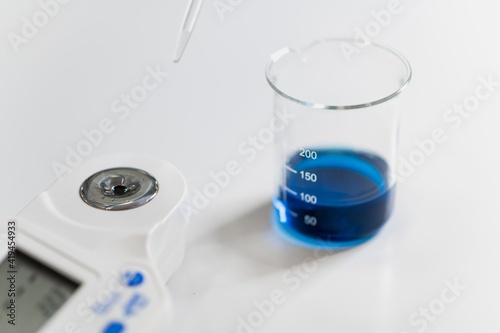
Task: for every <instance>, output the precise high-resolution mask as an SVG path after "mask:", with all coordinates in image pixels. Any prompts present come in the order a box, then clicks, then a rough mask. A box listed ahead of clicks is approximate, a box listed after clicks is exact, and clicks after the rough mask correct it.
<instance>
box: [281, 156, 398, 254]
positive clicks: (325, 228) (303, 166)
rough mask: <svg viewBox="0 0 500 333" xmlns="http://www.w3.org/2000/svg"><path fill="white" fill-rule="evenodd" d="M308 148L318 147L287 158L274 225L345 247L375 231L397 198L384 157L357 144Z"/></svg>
mask: <svg viewBox="0 0 500 333" xmlns="http://www.w3.org/2000/svg"><path fill="white" fill-rule="evenodd" d="M309 152H314V153H312V154H311V153H308V154H304V153H303V152H301V153H298V154H296V155H293V156H292V157H291V158H290V159H289V161H288V164H287V166H288V168H287V169H286V175H285V176H284V180H285V182H284V184H282V186H281V187H280V189H279V193H278V195H277V197H276V198H275V199H274V200H273V204H274V208H275V209H274V217H273V220H274V226H275V229H277V231H278V232H279V233H280V234H282V235H283V236H285V237H286V238H288V239H290V240H292V241H294V242H296V243H299V244H301V245H304V246H309V247H317V246H320V247H324V248H346V247H351V246H355V245H358V244H361V243H363V242H365V241H367V240H368V239H370V238H371V237H373V236H374V235H375V234H376V233H377V232H378V231H379V230H380V228H381V227H382V226H383V225H384V223H385V222H386V221H387V219H388V218H389V216H390V215H391V212H392V208H393V201H394V200H393V199H394V188H393V186H392V184H390V183H389V168H388V165H387V163H386V162H385V161H384V159H382V158H381V157H379V156H377V155H375V154H371V153H366V152H359V151H353V150H339V149H316V150H312V149H311V150H309ZM304 155H305V156H304ZM306 156H307V157H306Z"/></svg>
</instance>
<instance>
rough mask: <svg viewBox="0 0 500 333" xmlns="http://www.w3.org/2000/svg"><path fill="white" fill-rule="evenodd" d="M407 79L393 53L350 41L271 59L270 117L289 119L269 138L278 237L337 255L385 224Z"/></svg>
mask: <svg viewBox="0 0 500 333" xmlns="http://www.w3.org/2000/svg"><path fill="white" fill-rule="evenodd" d="M411 73H412V72H411V67H410V64H409V63H408V61H407V60H406V59H405V58H404V57H403V56H402V55H401V54H400V53H398V52H397V51H394V50H392V49H390V48H388V47H386V46H382V45H379V44H375V43H371V42H370V43H368V42H365V43H360V42H358V41H356V40H353V39H342V38H331V39H322V40H317V41H315V42H313V43H311V44H309V45H307V46H306V47H304V48H300V49H296V48H295V49H294V48H284V49H281V50H279V51H277V52H275V53H274V54H272V55H271V60H270V62H269V64H268V66H267V69H266V78H267V81H268V83H269V85H270V86H271V87H272V88H273V90H274V92H275V94H274V113H275V116H276V117H280V118H283V117H286V118H287V119H289V124H288V125H287V127H286V129H285V130H283V131H282V132H280V133H277V136H276V146H277V149H278V154H277V155H278V158H279V169H280V170H279V174H280V177H279V181H278V184H277V185H278V193H277V195H276V197H275V198H274V200H273V205H274V214H273V224H274V226H275V229H277V230H278V231H279V233H281V234H282V235H284V236H286V237H287V238H288V239H290V240H292V241H294V242H296V243H299V244H301V245H304V246H309V247H317V246H320V247H323V248H346V247H351V246H355V245H358V244H360V243H363V242H365V241H366V240H368V239H370V238H371V237H373V236H374V235H375V234H376V233H377V232H378V231H379V230H380V228H381V227H382V226H383V225H384V224H385V222H386V221H387V220H388V219H389V217H390V215H391V212H392V209H393V203H394V187H395V182H396V177H395V174H394V170H395V163H396V153H397V139H398V130H399V112H398V108H397V97H398V96H399V95H400V94H401V92H402V91H403V90H404V89H405V88H406V87H407V86H408V84H409V82H410V79H411V75H412V74H411Z"/></svg>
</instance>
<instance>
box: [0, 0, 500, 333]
mask: <svg viewBox="0 0 500 333" xmlns="http://www.w3.org/2000/svg"><path fill="white" fill-rule="evenodd" d="M224 2H226V1H224ZM233 3H238V1H233ZM387 3H388V1H350V0H337V1H331V0H330V1H327V0H323V1H321V0H308V1H290V0H273V1H265V0H260V1H259V0H252V1H250V0H247V1H242V2H241V3H240V4H239V5H236V6H233V7H234V10H233V11H231V12H226V13H225V14H224V17H223V19H222V20H221V19H220V17H219V15H218V14H217V12H216V11H215V9H214V6H213V0H207V1H206V2H205V4H204V7H203V9H202V12H201V15H200V19H199V22H198V24H197V27H196V30H195V33H194V35H193V37H192V40H191V41H190V44H189V45H188V49H187V51H186V54H185V56H184V58H183V59H182V61H181V63H179V64H177V65H174V64H173V63H172V62H171V55H172V53H173V49H174V45H175V42H176V37H177V33H178V28H179V26H180V23H181V19H182V15H183V13H184V10H185V6H186V2H185V1H180V0H175V1H167V0H148V1H135V2H132V1H118V0H109V1H96V0H86V1H82V0H72V1H71V2H70V3H69V4H67V5H64V6H61V8H60V11H59V13H58V14H57V15H56V16H55V17H54V18H51V19H50V21H49V23H48V24H47V25H46V26H45V27H44V28H42V29H40V31H39V32H38V34H37V35H36V36H35V37H34V38H32V39H31V40H30V41H29V42H28V43H27V44H26V45H21V46H20V51H19V52H17V53H16V52H15V51H14V49H13V48H12V46H11V44H10V43H9V41H8V39H7V34H8V33H9V32H15V33H20V30H21V27H22V25H23V22H22V18H23V17H24V16H26V17H30V18H31V16H32V15H33V14H34V13H36V12H37V11H39V9H40V7H39V5H38V3H37V1H35V0H27V1H18V0H0V115H1V116H0V117H1V118H0V126H1V128H0V151H1V154H2V155H1V156H2V159H1V162H0V174H1V179H2V180H1V189H2V190H1V191H0V203H1V204H0V217H1V218H2V221H6V220H7V218H9V217H13V216H15V214H16V213H17V212H18V211H19V210H20V209H21V208H22V207H23V206H24V205H25V204H27V203H28V202H29V200H31V199H32V198H33V197H34V196H35V195H36V194H38V193H39V192H41V191H43V190H45V189H46V188H47V187H48V186H50V184H51V183H52V182H53V181H54V180H55V179H56V174H55V172H54V170H53V167H52V165H53V163H54V162H59V163H64V161H65V158H66V154H67V151H66V149H67V148H66V147H67V146H69V147H72V148H73V149H74V148H75V147H76V146H77V145H78V143H79V142H81V141H82V140H83V139H85V137H84V136H83V134H82V130H91V129H93V128H96V127H97V126H98V124H99V122H100V121H101V120H102V119H103V118H110V119H112V120H113V121H114V125H115V128H114V131H113V133H111V134H106V136H105V137H104V139H103V142H102V143H101V144H99V145H98V146H96V147H94V148H93V152H92V154H91V156H92V157H97V156H100V155H105V154H109V153H114V152H132V153H134V152H135V153H144V154H150V155H155V156H159V157H162V158H164V159H166V160H168V161H170V162H171V163H173V164H175V165H176V166H177V167H178V168H179V169H180V170H182V172H183V173H184V175H185V176H186V178H187V180H188V182H189V185H190V189H191V191H193V190H194V189H196V188H198V189H202V188H203V186H204V185H205V184H206V183H207V182H209V181H210V180H211V179H210V176H209V173H210V172H211V171H214V172H217V171H219V170H222V169H224V168H225V165H226V163H227V162H228V161H230V160H233V159H234V160H237V161H239V162H241V165H242V169H243V171H242V173H241V174H240V175H239V176H237V177H235V178H233V179H232V180H231V183H230V185H229V186H228V187H227V188H225V189H224V190H223V191H222V192H221V194H220V195H219V196H218V197H217V198H215V199H213V200H211V202H210V205H209V206H208V207H207V208H206V209H204V210H203V211H201V212H200V214H199V215H197V216H194V217H193V219H192V223H191V225H190V229H189V233H188V238H189V241H188V250H187V253H186V259H185V262H184V264H183V266H182V267H181V269H180V270H179V271H178V273H177V274H176V275H175V276H174V278H173V279H172V280H171V282H170V283H169V289H170V291H171V293H172V304H173V308H174V310H175V320H176V321H175V323H174V328H173V329H172V331H173V332H179V333H183V332H186V333H188V332H189V333H192V332H237V327H238V317H241V318H244V319H245V320H247V319H248V316H249V315H250V316H252V313H254V312H255V311H257V309H256V306H255V303H254V302H262V301H263V300H266V299H269V297H270V294H271V292H272V291H273V290H281V291H283V292H284V294H285V297H286V301H285V303H284V304H280V305H277V306H276V307H275V309H274V312H273V313H272V314H271V315H270V316H269V318H265V320H264V322H263V323H259V324H260V325H259V327H257V328H255V329H254V331H255V332H290V333H294V332H297V333H298V332H305V331H314V332H317V333H323V332H324V333H326V332H328V333H332V332H334V333H337V332H339V333H364V332H373V333H379V332H380V333H382V332H383V333H401V332H407V333H410V332H417V331H418V330H417V329H419V328H422V327H423V325H416V326H415V325H413V326H412V324H411V322H410V321H409V318H410V316H411V315H412V313H414V312H415V311H417V312H418V311H419V308H425V307H428V306H429V304H430V303H431V304H432V302H434V304H437V303H436V302H437V301H435V300H436V299H438V298H439V297H440V296H441V290H443V289H444V288H446V281H448V280H449V281H453V280H454V279H458V281H459V282H460V284H462V285H465V286H466V287H467V289H466V290H465V291H463V292H462V294H461V296H459V297H458V298H456V300H455V301H454V302H452V303H451V304H448V305H446V308H445V310H444V312H443V313H442V314H440V315H438V316H436V318H435V320H434V321H433V322H430V321H429V322H428V327H427V328H426V329H425V331H426V332H460V333H469V332H481V331H483V332H496V331H498V329H499V327H500V324H499V322H498V310H499V309H500V306H499V305H498V304H499V303H498V302H499V297H500V285H499V282H498V281H500V268H499V267H500V265H499V259H498V258H499V254H500V242H499V241H498V240H499V239H500V219H499V217H500V212H499V207H500V192H499V190H498V187H499V185H500V176H499V175H500V173H498V170H499V169H500V160H499V158H498V154H499V148H498V147H499V143H500V131H499V128H500V122H499V120H500V116H499V113H498V108H499V105H500V88H497V90H499V91H497V92H495V93H494V94H493V95H492V96H491V97H490V98H489V99H488V100H486V101H484V102H482V103H481V105H480V107H479V108H478V109H477V111H475V112H474V113H471V115H470V117H469V118H467V119H465V120H464V121H463V123H462V125H461V126H460V127H459V128H458V129H456V130H455V129H452V128H451V126H450V124H448V123H445V122H444V121H443V118H442V117H443V114H444V112H445V111H446V110H447V109H448V108H450V107H452V106H453V104H456V103H461V102H462V101H463V100H464V98H466V97H467V96H469V95H471V94H472V93H473V92H474V89H475V87H476V86H477V85H478V84H479V77H480V76H484V77H488V75H493V77H494V78H496V79H497V80H499V81H500V71H499V69H500V46H499V42H498V32H499V31H500V21H499V20H498V8H497V7H498V6H497V5H496V4H495V3H494V2H493V1H489V0H479V1H474V2H470V1H451V0H447V1H439V2H438V1H432V0H426V1H420V0H418V1H417V0H401V4H402V7H403V10H402V12H401V13H400V14H398V15H395V16H393V17H392V21H391V23H390V24H389V25H388V26H387V27H384V28H383V29H382V30H381V32H380V34H379V35H378V36H376V38H375V39H376V40H377V41H381V42H384V43H387V44H389V45H392V46H393V47H395V48H396V49H398V50H400V51H401V52H402V53H403V54H405V55H406V56H407V58H408V59H409V61H410V62H411V64H412V66H413V70H414V79H413V81H412V84H411V86H410V88H409V89H408V90H407V91H406V92H405V95H404V97H403V98H402V99H401V107H402V111H403V118H402V128H401V140H400V147H401V149H400V154H401V156H403V157H408V155H409V154H410V153H411V152H412V151H414V150H415V149H416V145H415V143H414V141H415V140H419V139H423V138H426V137H428V136H429V135H430V134H431V133H432V131H433V130H434V129H435V128H438V127H441V128H443V129H444V130H446V133H447V135H448V140H447V141H446V142H445V143H444V144H442V145H439V147H437V149H436V152H435V153H434V154H433V155H432V156H430V157H429V158H428V159H427V160H426V161H425V163H424V164H423V165H422V166H420V167H418V168H417V170H416V171H415V172H414V174H413V175H412V176H411V177H409V178H408V179H407V180H406V181H405V182H404V183H401V184H400V185H399V187H398V197H397V207H396V210H395V213H394V216H393V219H392V221H391V222H390V223H389V224H388V225H387V227H386V228H384V230H383V231H382V232H381V233H380V235H379V236H378V237H376V238H375V239H373V240H372V241H370V242H369V243H367V244H365V245H363V246H360V247H358V248H355V249H352V250H349V251H345V252H341V253H337V254H334V255H331V256H329V257H328V258H327V259H326V260H324V261H321V262H319V263H318V265H317V267H316V266H312V267H313V269H311V270H312V272H311V273H308V275H307V278H305V276H304V278H303V279H300V286H298V288H297V289H296V290H291V289H292V288H291V287H294V286H297V285H295V284H291V283H289V282H287V280H284V279H283V275H284V274H287V271H289V270H293V267H294V266H295V265H299V267H300V266H302V265H303V263H304V262H309V261H307V258H308V257H311V256H313V255H314V252H312V251H309V250H303V249H300V248H297V247H295V246H292V245H289V244H287V243H286V242H284V241H282V240H281V239H279V238H278V237H277V236H275V235H274V233H273V232H272V230H271V229H270V226H269V222H268V220H269V218H268V216H269V210H270V200H271V197H272V195H273V192H274V190H275V189H274V186H273V179H274V178H273V173H274V172H275V169H276V167H277V166H276V165H275V164H274V160H273V150H272V145H270V146H269V147H268V148H266V149H265V150H264V151H263V152H260V153H259V155H258V157H257V159H256V160H255V161H253V162H251V163H248V162H246V161H245V159H244V158H243V157H242V156H241V155H240V154H238V152H237V147H238V145H239V144H240V143H241V142H243V140H245V139H246V138H247V137H248V136H251V135H256V134H258V132H259V131H260V130H261V129H262V128H264V127H265V126H267V124H268V121H269V119H270V117H271V115H272V93H271V90H270V89H269V88H268V87H267V85H266V83H265V79H264V73H263V72H264V66H265V63H266V61H267V59H268V56H269V54H270V53H272V52H273V51H274V50H276V49H278V48H281V47H283V46H287V45H294V46H301V45H303V44H304V43H307V42H309V41H310V40H312V39H316V38H318V37H330V36H351V37H353V36H354V35H355V32H356V29H357V28H360V29H364V27H365V25H366V24H367V22H370V21H372V20H373V17H372V16H371V14H370V12H371V11H372V10H375V11H379V10H381V9H384V8H386V7H387ZM157 65H158V66H160V68H161V69H162V70H164V71H166V72H169V77H168V78H166V79H165V81H164V82H163V83H162V84H161V85H160V86H159V87H158V88H157V89H156V90H154V91H152V92H150V93H149V95H148V96H147V98H146V99H145V101H144V102H142V103H141V104H140V105H139V106H138V107H137V108H136V109H135V110H133V111H132V112H131V114H130V116H129V117H127V118H126V119H124V120H121V119H119V118H118V116H117V114H115V113H113V112H112V111H111V104H112V103H113V101H114V100H115V99H116V98H119V97H120V95H121V94H123V93H130V90H131V89H132V88H133V87H134V86H136V85H137V84H140V83H141V81H142V78H143V77H144V76H145V75H146V73H147V72H146V68H147V67H148V66H151V67H153V68H155V67H156V66H157ZM293 289H295V288H293ZM241 332H245V333H249V332H246V331H245V330H241Z"/></svg>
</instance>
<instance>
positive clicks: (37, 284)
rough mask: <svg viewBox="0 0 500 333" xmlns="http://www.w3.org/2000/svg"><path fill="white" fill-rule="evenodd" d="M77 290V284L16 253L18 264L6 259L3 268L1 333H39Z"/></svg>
mask: <svg viewBox="0 0 500 333" xmlns="http://www.w3.org/2000/svg"><path fill="white" fill-rule="evenodd" d="M78 286H79V284H78V283H76V282H75V281H73V280H70V279H68V278H67V277H65V276H63V275H61V274H59V273H57V272H56V271H54V270H53V269H51V268H49V267H47V266H45V265H43V264H42V263H40V262H38V261H37V260H35V259H33V258H31V257H29V256H28V255H26V254H24V253H23V252H20V251H16V252H15V261H13V260H12V258H9V257H7V258H6V259H5V260H4V261H3V262H2V263H1V264H0V304H1V307H2V310H1V311H0V312H1V317H0V332H19V333H35V332H37V331H38V330H39V329H40V328H41V327H42V326H43V324H45V322H46V321H47V320H49V319H50V318H51V317H52V316H53V315H54V314H55V313H56V312H57V310H58V309H59V308H60V307H61V306H62V305H63V304H64V303H65V302H66V300H67V299H68V298H69V297H70V296H71V295H72V294H73V293H74V292H75V290H76V289H77V288H78ZM13 320H14V321H13ZM13 322H14V323H15V325H13V324H12V323H13Z"/></svg>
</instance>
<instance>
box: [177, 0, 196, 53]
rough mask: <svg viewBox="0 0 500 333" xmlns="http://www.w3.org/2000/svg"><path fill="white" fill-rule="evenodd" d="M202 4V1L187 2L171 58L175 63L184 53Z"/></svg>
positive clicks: (191, 0) (192, 0)
mask: <svg viewBox="0 0 500 333" xmlns="http://www.w3.org/2000/svg"><path fill="white" fill-rule="evenodd" d="M202 4H203V0H190V2H189V6H188V8H187V11H186V15H185V17H184V21H183V22H182V29H181V32H180V34H179V38H178V39H177V46H176V47H175V52H174V58H173V60H174V62H175V63H177V62H179V60H181V57H182V54H183V53H184V50H185V49H186V46H187V43H188V41H189V38H190V37H191V34H192V32H193V28H194V25H195V23H196V19H197V18H198V14H199V13H200V9H201V5H202Z"/></svg>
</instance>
